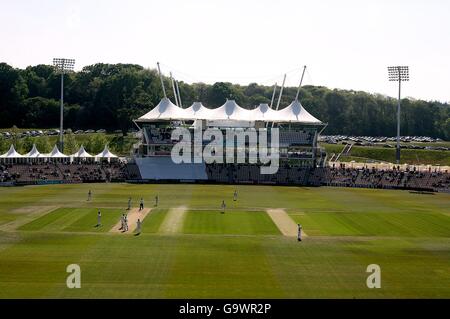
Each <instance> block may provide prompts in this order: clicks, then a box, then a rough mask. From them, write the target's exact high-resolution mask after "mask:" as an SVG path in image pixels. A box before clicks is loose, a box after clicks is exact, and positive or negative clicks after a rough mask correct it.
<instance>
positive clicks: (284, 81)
mask: <svg viewBox="0 0 450 319" xmlns="http://www.w3.org/2000/svg"><path fill="white" fill-rule="evenodd" d="M285 83H286V74H285V75H284V78H283V84H282V85H281V90H280V96H279V97H278V103H277V109H276V110H277V111H278V109H279V108H280V103H281V96H282V95H283V90H284V84H285ZM274 125H275V123H274V122H272V127H274Z"/></svg>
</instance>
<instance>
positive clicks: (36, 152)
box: [23, 144, 42, 158]
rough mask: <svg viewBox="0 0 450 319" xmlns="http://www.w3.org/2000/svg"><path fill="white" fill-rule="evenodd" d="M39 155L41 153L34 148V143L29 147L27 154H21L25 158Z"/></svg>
mask: <svg viewBox="0 0 450 319" xmlns="http://www.w3.org/2000/svg"><path fill="white" fill-rule="evenodd" d="M41 156H42V154H41V153H39V151H38V149H37V148H36V144H33V148H32V149H31V151H29V152H28V153H27V154H25V155H23V157H26V158H38V157H41Z"/></svg>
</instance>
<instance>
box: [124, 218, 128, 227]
mask: <svg viewBox="0 0 450 319" xmlns="http://www.w3.org/2000/svg"><path fill="white" fill-rule="evenodd" d="M124 229H125V231H128V216H127V215H126V214H124Z"/></svg>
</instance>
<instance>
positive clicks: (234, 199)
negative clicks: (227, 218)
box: [233, 190, 238, 201]
mask: <svg viewBox="0 0 450 319" xmlns="http://www.w3.org/2000/svg"><path fill="white" fill-rule="evenodd" d="M237 197H238V193H237V190H234V195H233V201H237Z"/></svg>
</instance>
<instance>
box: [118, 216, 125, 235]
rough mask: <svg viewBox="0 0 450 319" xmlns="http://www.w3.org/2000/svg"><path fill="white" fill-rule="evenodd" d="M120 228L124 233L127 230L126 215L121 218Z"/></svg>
mask: <svg viewBox="0 0 450 319" xmlns="http://www.w3.org/2000/svg"><path fill="white" fill-rule="evenodd" d="M120 225H121V226H120V228H119V230H122V231H124V230H125V214H122V216H120Z"/></svg>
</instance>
